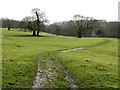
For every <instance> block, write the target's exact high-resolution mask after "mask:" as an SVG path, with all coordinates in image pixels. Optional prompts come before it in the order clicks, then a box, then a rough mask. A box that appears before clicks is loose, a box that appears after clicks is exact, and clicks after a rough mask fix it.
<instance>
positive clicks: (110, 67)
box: [2, 29, 118, 88]
mask: <svg viewBox="0 0 120 90" xmlns="http://www.w3.org/2000/svg"><path fill="white" fill-rule="evenodd" d="M2 31H3V37H2V40H3V43H2V45H3V50H2V51H3V56H2V59H3V60H2V71H3V72H2V73H3V75H2V86H3V88H31V87H32V85H33V81H34V80H35V76H36V70H37V57H38V56H41V59H42V60H45V62H48V61H49V60H51V62H53V63H54V67H57V68H58V69H57V71H58V74H57V75H58V77H59V78H57V80H56V81H55V83H54V84H55V85H56V87H68V82H67V81H66V80H65V78H64V75H63V73H62V71H61V69H60V67H59V65H57V63H56V62H54V61H53V60H52V59H51V58H50V57H49V54H50V53H53V52H54V53H53V54H55V55H56V56H57V58H58V59H59V60H60V61H61V62H62V63H63V64H64V65H65V66H66V68H67V69H68V70H69V71H70V72H71V74H72V75H73V76H75V77H76V79H77V81H78V83H79V84H80V85H81V87H84V88H87V87H97V88H101V87H113V88H117V87H118V82H117V81H118V62H117V60H118V52H117V50H118V48H117V47H118V42H117V39H111V38H81V39H80V38H76V37H64V36H55V35H53V34H48V33H42V32H41V35H42V36H41V37H33V36H31V35H32V33H30V32H21V31H17V30H16V29H13V30H11V31H8V30H7V29H3V30H2ZM105 40H109V41H110V42H109V43H106V44H105V45H101V46H99V47H91V48H88V49H85V50H77V51H71V52H66V53H59V52H58V51H60V50H65V49H72V48H78V47H87V46H92V45H96V44H98V43H100V42H103V41H105ZM55 52H56V53H55ZM46 57H47V58H49V59H47V58H46ZM45 58H46V59H45ZM42 64H44V65H45V63H42ZM49 66H51V65H49ZM42 68H44V67H42ZM50 85H53V83H51V84H50Z"/></svg>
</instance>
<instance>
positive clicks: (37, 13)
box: [32, 8, 47, 36]
mask: <svg viewBox="0 0 120 90" xmlns="http://www.w3.org/2000/svg"><path fill="white" fill-rule="evenodd" d="M32 13H33V15H34V16H33V17H34V22H36V23H35V24H36V27H37V36H39V32H40V31H41V30H42V27H43V26H42V25H43V24H44V22H47V19H46V18H45V13H44V12H42V11H41V10H40V9H39V8H34V9H32ZM33 35H34V36H35V35H36V31H35V30H34V31H33Z"/></svg>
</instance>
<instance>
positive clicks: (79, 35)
mask: <svg viewBox="0 0 120 90" xmlns="http://www.w3.org/2000/svg"><path fill="white" fill-rule="evenodd" d="M81 35H82V32H81V29H80V28H79V30H78V38H81V37H82V36H81Z"/></svg>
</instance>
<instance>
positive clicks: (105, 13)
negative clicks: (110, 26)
mask: <svg viewBox="0 0 120 90" xmlns="http://www.w3.org/2000/svg"><path fill="white" fill-rule="evenodd" d="M118 1H120V0H0V17H3V18H4V17H7V18H10V19H16V20H21V19H23V18H24V17H25V16H31V15H32V14H31V9H32V8H40V9H41V11H44V12H45V13H46V16H47V18H48V20H49V22H50V23H53V22H56V21H65V20H71V19H73V16H74V15H75V14H80V15H83V16H90V17H93V18H95V19H105V20H107V21H114V20H118Z"/></svg>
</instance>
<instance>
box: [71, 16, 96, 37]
mask: <svg viewBox="0 0 120 90" xmlns="http://www.w3.org/2000/svg"><path fill="white" fill-rule="evenodd" d="M73 18H74V20H75V23H76V25H77V28H78V38H81V37H82V33H83V30H89V29H92V28H93V27H94V23H95V21H96V20H95V19H93V18H92V17H84V16H81V15H79V14H78V15H74V17H73Z"/></svg>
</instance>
